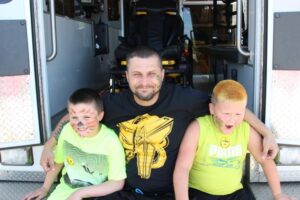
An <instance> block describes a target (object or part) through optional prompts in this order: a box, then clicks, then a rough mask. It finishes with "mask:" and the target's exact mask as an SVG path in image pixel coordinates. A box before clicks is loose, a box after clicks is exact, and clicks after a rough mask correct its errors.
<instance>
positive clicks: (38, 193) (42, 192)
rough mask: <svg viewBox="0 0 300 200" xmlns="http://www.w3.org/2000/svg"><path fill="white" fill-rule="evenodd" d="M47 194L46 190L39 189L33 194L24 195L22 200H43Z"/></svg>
mask: <svg viewBox="0 0 300 200" xmlns="http://www.w3.org/2000/svg"><path fill="white" fill-rule="evenodd" d="M47 194H48V191H47V190H46V188H44V187H41V188H39V189H37V190H35V191H33V192H30V193H28V194H26V195H25V197H24V198H23V200H30V199H34V200H40V199H43V198H44V197H45V196H47Z"/></svg>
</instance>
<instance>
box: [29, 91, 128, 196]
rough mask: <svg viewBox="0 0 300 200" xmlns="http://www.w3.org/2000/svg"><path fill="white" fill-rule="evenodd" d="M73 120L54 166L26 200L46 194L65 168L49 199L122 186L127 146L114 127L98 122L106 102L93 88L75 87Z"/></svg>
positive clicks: (100, 193)
mask: <svg viewBox="0 0 300 200" xmlns="http://www.w3.org/2000/svg"><path fill="white" fill-rule="evenodd" d="M68 113H69V118H70V122H69V123H68V124H67V125H66V126H64V128H63V130H62V133H61V135H60V137H59V140H58V144H57V148H56V151H55V170H54V171H49V172H47V174H46V177H45V181H44V184H43V186H42V187H41V188H39V189H37V190H35V191H33V192H31V193H29V194H27V195H26V196H25V197H24V200H29V199H34V198H37V199H41V198H43V197H45V196H46V195H47V193H48V192H49V189H50V187H51V185H52V184H53V181H54V180H55V178H56V177H57V174H58V173H59V172H60V170H61V169H62V168H63V167H64V168H63V171H62V178H61V179H60V183H59V185H58V186H57V187H56V188H55V190H54V191H53V192H52V193H51V195H50V197H49V198H48V199H54V200H57V199H82V198H88V197H94V196H104V195H107V194H110V193H112V192H115V191H118V190H121V189H122V188H123V185H124V179H125V178H126V171H125V155H124V149H123V147H122V145H121V144H120V141H119V139H118V137H117V135H116V134H115V133H114V132H113V130H111V129H109V128H107V127H106V126H105V125H104V124H100V123H99V122H100V121H101V120H102V118H103V115H104V112H103V103H102V100H101V99H100V96H99V95H98V93H97V92H96V91H94V90H92V89H87V88H83V89H79V90H77V91H75V92H74V93H73V94H72V95H71V96H70V98H69V101H68Z"/></svg>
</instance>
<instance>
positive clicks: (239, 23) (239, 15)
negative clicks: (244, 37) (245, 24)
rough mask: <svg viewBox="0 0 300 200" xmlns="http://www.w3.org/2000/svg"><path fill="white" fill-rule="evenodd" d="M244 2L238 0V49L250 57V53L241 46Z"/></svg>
mask: <svg viewBox="0 0 300 200" xmlns="http://www.w3.org/2000/svg"><path fill="white" fill-rule="evenodd" d="M241 26H242V0H237V15H236V38H237V39H236V47H237V50H238V51H239V52H240V54H242V55H244V56H250V52H249V51H245V50H243V49H242V46H241V34H242V29H241Z"/></svg>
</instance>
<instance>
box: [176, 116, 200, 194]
mask: <svg viewBox="0 0 300 200" xmlns="http://www.w3.org/2000/svg"><path fill="white" fill-rule="evenodd" d="M199 133H200V126H199V123H198V122H197V121H196V120H195V121H193V122H192V123H191V124H190V125H189V126H188V128H187V129H186V132H185V135H184V137H183V140H182V142H181V145H180V149H179V153H178V156H177V161H176V165H175V170H174V174H173V183H174V190H175V196H176V200H188V199H189V196H188V185H189V184H188V182H189V172H190V169H191V167H192V165H193V161H194V158H195V153H196V150H197V145H198V139H199Z"/></svg>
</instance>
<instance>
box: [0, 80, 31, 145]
mask: <svg viewBox="0 0 300 200" xmlns="http://www.w3.org/2000/svg"><path fill="white" fill-rule="evenodd" d="M29 83H30V77H29V75H22V76H5V77H0V122H1V126H0V144H1V143H5V142H14V141H24V140H33V139H34V119H33V109H32V108H33V107H32V97H31V96H30V84H29Z"/></svg>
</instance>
